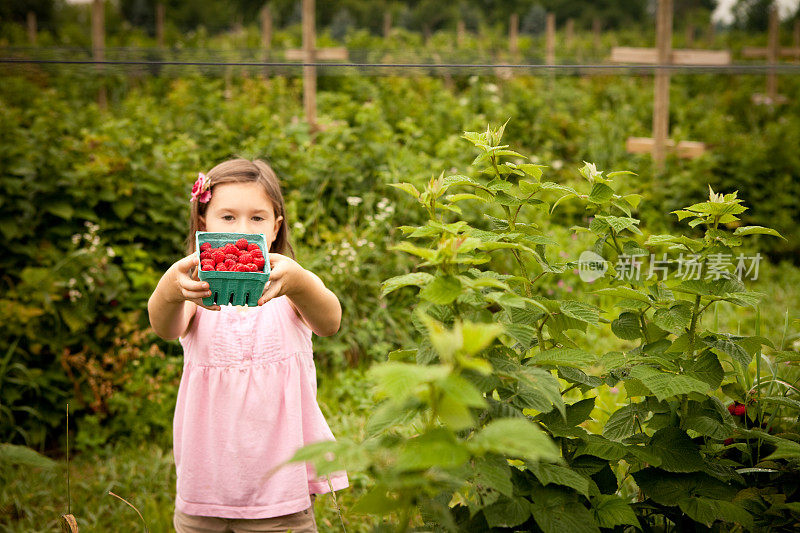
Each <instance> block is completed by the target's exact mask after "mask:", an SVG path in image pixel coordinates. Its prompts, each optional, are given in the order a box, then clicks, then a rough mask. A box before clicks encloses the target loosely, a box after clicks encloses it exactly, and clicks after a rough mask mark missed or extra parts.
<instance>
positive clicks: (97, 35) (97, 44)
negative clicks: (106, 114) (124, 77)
mask: <svg viewBox="0 0 800 533" xmlns="http://www.w3.org/2000/svg"><path fill="white" fill-rule="evenodd" d="M92 57H93V58H94V60H95V61H104V60H105V9H104V5H103V0H93V2H92ZM95 67H96V69H97V70H98V71H102V70H103V67H102V65H95ZM97 105H98V106H99V107H100V109H106V107H107V106H108V98H107V95H106V86H105V80H104V78H103V76H100V90H99V91H98V93H97Z"/></svg>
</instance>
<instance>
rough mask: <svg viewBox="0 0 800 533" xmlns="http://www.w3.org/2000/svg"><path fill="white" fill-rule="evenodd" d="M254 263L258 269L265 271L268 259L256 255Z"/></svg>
mask: <svg viewBox="0 0 800 533" xmlns="http://www.w3.org/2000/svg"><path fill="white" fill-rule="evenodd" d="M253 264H255V265H256V268H258V270H260V271H262V272H263V271H264V265H265V264H266V261H264V259H259V258H257V257H256V258H255V259H253Z"/></svg>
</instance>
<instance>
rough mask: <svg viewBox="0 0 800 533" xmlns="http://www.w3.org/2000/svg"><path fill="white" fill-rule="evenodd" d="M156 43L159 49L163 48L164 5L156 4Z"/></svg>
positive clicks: (161, 3)
mask: <svg viewBox="0 0 800 533" xmlns="http://www.w3.org/2000/svg"><path fill="white" fill-rule="evenodd" d="M156 42H157V43H158V47H159V48H164V3H163V2H159V3H158V4H156Z"/></svg>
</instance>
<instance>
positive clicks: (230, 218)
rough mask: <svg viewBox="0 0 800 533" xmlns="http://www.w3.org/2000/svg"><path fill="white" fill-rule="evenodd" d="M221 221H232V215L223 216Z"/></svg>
mask: <svg viewBox="0 0 800 533" xmlns="http://www.w3.org/2000/svg"><path fill="white" fill-rule="evenodd" d="M222 220H233V215H223V216H222Z"/></svg>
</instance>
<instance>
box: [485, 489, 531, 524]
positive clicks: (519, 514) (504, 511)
mask: <svg viewBox="0 0 800 533" xmlns="http://www.w3.org/2000/svg"><path fill="white" fill-rule="evenodd" d="M483 516H484V517H486V523H487V524H488V525H489V527H491V528H495V527H514V526H518V525H519V524H522V523H523V522H525V521H526V520H527V519H528V517H529V516H531V507H530V504H529V503H528V500H526V499H525V498H521V497H513V498H501V499H500V500H498V501H497V502H495V503H493V504H492V505H489V506H488V507H484V509H483Z"/></svg>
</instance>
